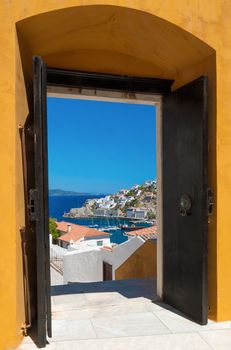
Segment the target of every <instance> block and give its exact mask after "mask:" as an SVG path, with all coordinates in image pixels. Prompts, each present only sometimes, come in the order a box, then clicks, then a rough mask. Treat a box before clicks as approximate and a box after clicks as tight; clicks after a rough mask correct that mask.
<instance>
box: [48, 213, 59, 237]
mask: <svg viewBox="0 0 231 350" xmlns="http://www.w3.org/2000/svg"><path fill="white" fill-rule="evenodd" d="M49 233H50V234H51V235H52V238H53V239H54V240H56V239H57V238H59V236H60V233H59V231H58V230H57V224H56V221H55V219H53V218H49Z"/></svg>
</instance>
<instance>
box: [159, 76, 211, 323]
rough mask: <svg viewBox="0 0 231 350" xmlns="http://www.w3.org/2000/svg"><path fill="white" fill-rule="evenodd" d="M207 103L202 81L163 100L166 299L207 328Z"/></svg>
mask: <svg viewBox="0 0 231 350" xmlns="http://www.w3.org/2000/svg"><path fill="white" fill-rule="evenodd" d="M207 99H208V80H207V77H201V78H199V79H197V80H195V81H193V82H191V83H189V84H187V85H185V86H183V87H181V88H179V89H177V90H176V91H174V92H173V93H171V94H169V95H167V96H164V99H163V298H164V301H165V302H166V303H168V304H170V305H172V306H173V307H175V308H176V309H178V310H180V311H181V312H182V313H183V314H185V315H186V316H188V317H189V318H190V319H192V320H193V321H195V322H198V323H200V324H206V323H207V318H208V300H207V260H208V253H207V245H208V243H207V231H208V218H207V186H208V185H207V172H208V168H207V167H208V165H207V163H208V136H207V134H208V133H207V128H208V127H207V124H208V123H207V115H208V112H207Z"/></svg>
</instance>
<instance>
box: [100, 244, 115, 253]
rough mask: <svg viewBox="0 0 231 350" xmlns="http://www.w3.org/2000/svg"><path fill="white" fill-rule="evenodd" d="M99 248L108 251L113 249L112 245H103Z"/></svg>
mask: <svg viewBox="0 0 231 350" xmlns="http://www.w3.org/2000/svg"><path fill="white" fill-rule="evenodd" d="M101 249H102V250H106V251H109V252H112V251H113V248H112V247H109V246H106V245H104V246H103V247H102V248H101Z"/></svg>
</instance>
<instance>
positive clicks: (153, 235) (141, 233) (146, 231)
mask: <svg viewBox="0 0 231 350" xmlns="http://www.w3.org/2000/svg"><path fill="white" fill-rule="evenodd" d="M126 235H127V236H132V237H133V236H137V237H141V238H143V239H145V240H147V239H157V236H158V235H157V226H156V225H153V226H150V227H145V228H142V229H140V230H135V231H130V232H126Z"/></svg>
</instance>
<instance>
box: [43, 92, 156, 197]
mask: <svg viewBox="0 0 231 350" xmlns="http://www.w3.org/2000/svg"><path fill="white" fill-rule="evenodd" d="M155 135H156V117H155V107H154V106H150V105H149V106H148V105H140V104H127V103H114V102H113V103H112V102H102V101H84V100H77V99H61V98H52V97H49V98H48V155H49V188H50V189H52V188H59V189H64V190H73V191H77V192H91V193H99V192H100V193H113V192H115V191H118V190H119V189H121V188H129V187H131V186H133V185H134V184H136V183H138V184H141V183H142V182H144V181H145V180H148V179H153V178H156V143H155V138H156V136H155Z"/></svg>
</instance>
